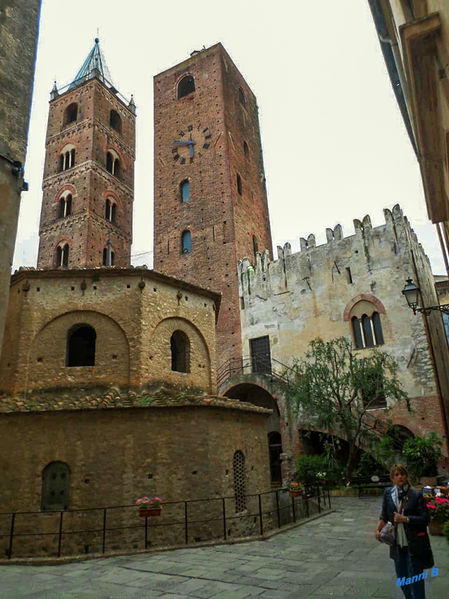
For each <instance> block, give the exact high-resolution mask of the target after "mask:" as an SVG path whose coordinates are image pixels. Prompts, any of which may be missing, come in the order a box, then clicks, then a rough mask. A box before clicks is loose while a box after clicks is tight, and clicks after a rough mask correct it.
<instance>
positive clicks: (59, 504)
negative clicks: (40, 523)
mask: <svg viewBox="0 0 449 599" xmlns="http://www.w3.org/2000/svg"><path fill="white" fill-rule="evenodd" d="M69 490H70V469H69V467H68V465H67V464H65V463H64V462H50V464H47V466H45V468H44V469H43V471H42V493H41V510H42V511H52V510H58V511H63V510H67V509H68V507H69Z"/></svg>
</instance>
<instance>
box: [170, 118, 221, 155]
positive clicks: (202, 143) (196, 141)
mask: <svg viewBox="0 0 449 599" xmlns="http://www.w3.org/2000/svg"><path fill="white" fill-rule="evenodd" d="M211 139H212V133H211V131H210V129H209V127H205V126H204V125H198V126H194V125H187V127H185V128H184V129H180V130H179V131H177V132H176V139H175V140H174V141H173V145H172V156H173V160H174V162H175V163H176V164H186V163H187V164H192V162H194V161H195V160H198V158H201V156H202V155H203V154H204V152H206V151H207V150H208V149H209V147H210V144H211Z"/></svg>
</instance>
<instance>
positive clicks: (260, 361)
mask: <svg viewBox="0 0 449 599" xmlns="http://www.w3.org/2000/svg"><path fill="white" fill-rule="evenodd" d="M249 349H250V353H251V365H252V371H253V372H257V373H259V374H270V373H271V353H270V337H269V336H268V335H265V336H264V337H257V338H256V339H250V340H249Z"/></svg>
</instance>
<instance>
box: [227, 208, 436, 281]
mask: <svg viewBox="0 0 449 599" xmlns="http://www.w3.org/2000/svg"><path fill="white" fill-rule="evenodd" d="M383 212H384V218H385V223H384V224H382V225H379V226H377V227H373V226H372V222H371V217H370V215H369V214H367V215H366V216H364V217H363V219H362V220H359V219H357V218H356V219H354V220H353V223H354V234H352V235H348V236H347V237H345V236H344V235H343V228H342V226H341V225H340V224H337V225H336V226H335V227H334V228H333V229H332V228H326V243H324V244H321V245H316V237H315V235H314V234H313V233H311V234H310V235H308V237H307V238H304V237H300V238H299V242H300V250H299V252H295V253H294V254H292V248H291V244H290V243H289V242H286V243H285V244H284V245H283V246H280V245H278V246H277V254H278V259H277V260H273V261H270V258H269V253H268V251H267V250H265V251H264V252H257V254H256V261H255V264H253V263H252V262H251V260H250V259H249V258H248V257H245V258H243V259H242V260H239V263H238V272H239V275H242V274H243V273H245V272H247V271H248V269H249V270H250V272H251V271H253V272H256V273H258V272H267V271H268V268H269V265H271V267H272V268H275V267H276V264H277V263H278V262H279V261H285V260H286V259H287V258H288V257H289V256H292V257H297V258H298V260H299V261H301V262H302V261H303V260H304V258H305V259H306V260H307V262H308V263H309V265H310V264H311V262H314V263H315V264H317V263H320V262H322V260H321V259H320V257H321V255H322V257H323V258H324V255H326V256H327V255H329V254H336V255H338V254H340V253H345V252H346V250H347V249H348V248H349V247H350V246H351V245H352V244H354V243H356V242H359V243H360V244H361V245H362V247H363V250H364V251H363V254H364V255H365V258H366V260H367V261H368V262H369V261H370V257H372V256H371V254H370V251H371V252H372V246H373V242H374V240H375V239H378V240H380V239H382V240H384V241H385V242H387V241H390V242H391V247H392V251H393V253H395V254H397V253H398V252H399V251H400V248H401V247H402V248H403V249H405V248H408V247H410V244H414V245H416V246H418V247H419V248H420V250H421V252H422V253H423V254H424V250H423V248H422V246H421V244H420V243H419V242H418V238H417V236H416V234H415V232H414V231H413V229H412V228H411V225H410V223H409V221H408V219H407V217H406V216H404V213H403V211H402V209H401V207H400V206H399V204H395V205H394V206H393V208H392V209H391V210H390V209H388V208H385V209H384V211H383ZM424 256H425V254H424ZM425 258H426V259H427V261H428V258H427V256H425ZM323 262H324V260H323Z"/></svg>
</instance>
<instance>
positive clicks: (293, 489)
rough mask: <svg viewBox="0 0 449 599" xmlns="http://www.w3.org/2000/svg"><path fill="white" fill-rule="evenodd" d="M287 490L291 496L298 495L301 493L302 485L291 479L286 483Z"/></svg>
mask: <svg viewBox="0 0 449 599" xmlns="http://www.w3.org/2000/svg"><path fill="white" fill-rule="evenodd" d="M288 490H289V491H290V495H291V496H292V497H299V496H300V495H302V493H303V491H304V485H303V484H302V483H297V482H296V481H295V480H292V481H291V482H289V483H288Z"/></svg>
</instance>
